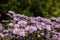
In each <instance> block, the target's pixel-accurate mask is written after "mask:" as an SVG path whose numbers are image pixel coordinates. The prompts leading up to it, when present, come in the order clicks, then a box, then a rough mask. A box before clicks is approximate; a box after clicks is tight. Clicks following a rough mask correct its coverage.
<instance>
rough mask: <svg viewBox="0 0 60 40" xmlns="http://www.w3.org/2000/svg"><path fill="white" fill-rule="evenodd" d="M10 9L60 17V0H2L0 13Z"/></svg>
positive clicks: (32, 14) (48, 16)
mask: <svg viewBox="0 0 60 40" xmlns="http://www.w3.org/2000/svg"><path fill="white" fill-rule="evenodd" d="M8 10H12V11H14V12H16V13H20V14H25V15H27V16H41V17H46V18H50V17H53V16H54V17H60V0H0V13H7V11H8Z"/></svg>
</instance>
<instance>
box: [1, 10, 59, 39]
mask: <svg viewBox="0 0 60 40" xmlns="http://www.w3.org/2000/svg"><path fill="white" fill-rule="evenodd" d="M7 15H9V16H10V17H11V18H12V20H9V23H8V24H7V25H6V26H7V29H4V28H3V26H2V24H1V23H0V37H2V38H3V37H6V36H9V37H10V38H11V35H12V38H13V37H28V35H29V34H32V33H34V32H35V33H36V35H37V37H40V36H44V37H45V38H46V39H47V40H60V17H58V18H55V17H52V18H51V19H46V18H42V17H40V16H38V17H32V16H31V17H28V16H26V15H24V14H16V13H15V12H13V11H8V13H7ZM13 35H14V36H13Z"/></svg>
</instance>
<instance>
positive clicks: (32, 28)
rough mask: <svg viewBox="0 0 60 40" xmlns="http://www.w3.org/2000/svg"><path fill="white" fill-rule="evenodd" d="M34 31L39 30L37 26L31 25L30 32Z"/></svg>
mask: <svg viewBox="0 0 60 40" xmlns="http://www.w3.org/2000/svg"><path fill="white" fill-rule="evenodd" d="M34 31H37V27H35V26H30V29H29V32H30V33H32V32H34Z"/></svg>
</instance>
